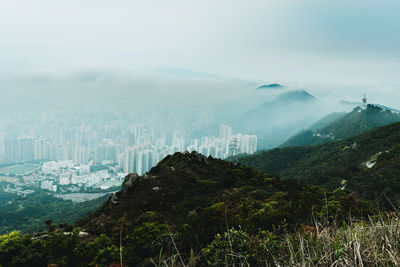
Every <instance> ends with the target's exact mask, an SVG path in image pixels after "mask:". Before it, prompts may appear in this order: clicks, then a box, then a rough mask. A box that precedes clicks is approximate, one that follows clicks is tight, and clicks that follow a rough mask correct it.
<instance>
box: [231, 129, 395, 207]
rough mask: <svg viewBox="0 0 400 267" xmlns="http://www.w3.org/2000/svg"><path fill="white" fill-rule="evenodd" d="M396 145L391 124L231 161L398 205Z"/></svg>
mask: <svg viewBox="0 0 400 267" xmlns="http://www.w3.org/2000/svg"><path fill="white" fill-rule="evenodd" d="M399 146H400V123H394V124H390V125H387V126H384V127H379V128H375V129H373V130H371V131H369V132H367V133H365V134H362V135H359V136H356V137H352V138H350V139H347V140H345V141H339V142H332V143H327V144H322V145H317V146H303V147H289V148H277V149H273V150H268V151H263V152H261V153H258V154H256V155H252V156H246V157H242V158H236V159H233V160H234V161H237V162H240V163H241V164H244V165H247V166H249V167H252V168H254V169H256V170H260V171H264V172H267V173H274V174H277V175H280V176H281V177H284V178H288V177H295V178H298V179H300V180H303V181H306V182H309V183H311V184H315V185H323V186H325V187H327V188H328V189H331V190H334V189H337V188H340V187H342V186H344V185H346V186H347V188H348V189H349V190H351V191H353V192H356V193H357V195H359V196H361V197H365V198H368V199H371V200H376V199H378V200H379V201H380V202H381V203H386V204H387V198H389V199H390V200H391V201H393V202H394V203H399V204H400V164H399V162H400V151H399ZM367 165H368V166H367Z"/></svg>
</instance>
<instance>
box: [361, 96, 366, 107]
mask: <svg viewBox="0 0 400 267" xmlns="http://www.w3.org/2000/svg"><path fill="white" fill-rule="evenodd" d="M367 102H368V101H367V97H366V96H365V94H364V97H363V99H362V100H361V108H362V109H367Z"/></svg>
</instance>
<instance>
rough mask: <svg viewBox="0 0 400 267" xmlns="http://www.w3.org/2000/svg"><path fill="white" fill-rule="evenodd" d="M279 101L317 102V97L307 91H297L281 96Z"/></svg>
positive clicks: (278, 98)
mask: <svg viewBox="0 0 400 267" xmlns="http://www.w3.org/2000/svg"><path fill="white" fill-rule="evenodd" d="M277 100H290V101H313V100H315V97H314V96H313V95H311V94H310V93H308V92H307V91H306V90H296V91H290V92H287V93H283V94H281V95H279V96H278V97H277Z"/></svg>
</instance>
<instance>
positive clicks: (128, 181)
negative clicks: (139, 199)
mask: <svg viewBox="0 0 400 267" xmlns="http://www.w3.org/2000/svg"><path fill="white" fill-rule="evenodd" d="M139 178H140V176H139V175H138V174H137V173H135V172H133V173H130V174H128V175H127V176H126V177H125V181H124V182H123V183H122V190H121V191H122V192H126V191H128V190H129V189H130V188H132V187H134V185H135V184H136V183H137V181H138V180H139Z"/></svg>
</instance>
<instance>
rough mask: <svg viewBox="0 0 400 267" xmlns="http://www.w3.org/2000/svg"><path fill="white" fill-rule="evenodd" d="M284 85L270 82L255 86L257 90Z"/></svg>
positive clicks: (277, 87) (274, 88)
mask: <svg viewBox="0 0 400 267" xmlns="http://www.w3.org/2000/svg"><path fill="white" fill-rule="evenodd" d="M283 87H284V86H282V85H280V84H278V83H271V84H264V85H261V86H259V87H257V90H278V89H281V88H283Z"/></svg>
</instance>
